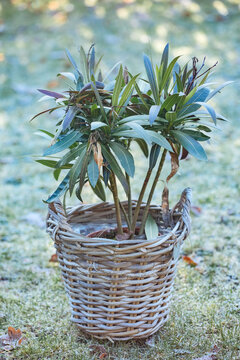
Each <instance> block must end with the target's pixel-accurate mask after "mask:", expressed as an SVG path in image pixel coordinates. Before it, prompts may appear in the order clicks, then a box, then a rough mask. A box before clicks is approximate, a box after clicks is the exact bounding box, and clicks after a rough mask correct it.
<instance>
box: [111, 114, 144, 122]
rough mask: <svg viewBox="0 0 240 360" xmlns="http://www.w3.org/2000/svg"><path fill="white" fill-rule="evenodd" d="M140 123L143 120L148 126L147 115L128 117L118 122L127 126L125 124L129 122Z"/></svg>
mask: <svg viewBox="0 0 240 360" xmlns="http://www.w3.org/2000/svg"><path fill="white" fill-rule="evenodd" d="M139 120H140V121H142V120H145V121H146V122H147V124H148V122H149V115H148V114H146V115H132V116H128V117H126V118H124V119H122V120H120V121H118V124H119V125H120V124H126V125H128V124H127V123H128V122H131V121H134V122H137V121H139Z"/></svg>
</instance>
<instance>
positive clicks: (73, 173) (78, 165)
mask: <svg viewBox="0 0 240 360" xmlns="http://www.w3.org/2000/svg"><path fill="white" fill-rule="evenodd" d="M86 150H87V146H86V145H85V148H84V149H83V151H82V152H81V153H80V154H79V156H78V158H77V159H76V161H75V164H74V165H73V167H72V168H71V170H70V172H69V177H70V179H69V191H70V195H72V192H73V189H74V186H75V184H76V182H77V179H78V178H79V175H80V172H81V170H82V165H83V160H84V158H85V155H86Z"/></svg>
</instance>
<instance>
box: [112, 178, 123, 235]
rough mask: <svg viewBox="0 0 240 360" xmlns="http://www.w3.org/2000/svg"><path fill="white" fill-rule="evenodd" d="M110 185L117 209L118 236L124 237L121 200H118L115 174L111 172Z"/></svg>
mask: <svg viewBox="0 0 240 360" xmlns="http://www.w3.org/2000/svg"><path fill="white" fill-rule="evenodd" d="M110 184H111V188H112V194H113V201H114V204H115V209H116V220H117V231H118V234H120V235H122V234H123V229H122V218H121V210H120V205H119V199H118V190H117V183H116V178H115V175H114V173H113V172H111V175H110Z"/></svg>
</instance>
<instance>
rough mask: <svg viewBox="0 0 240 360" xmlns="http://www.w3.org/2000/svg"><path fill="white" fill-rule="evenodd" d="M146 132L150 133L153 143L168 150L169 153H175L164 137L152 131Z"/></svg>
mask: <svg viewBox="0 0 240 360" xmlns="http://www.w3.org/2000/svg"><path fill="white" fill-rule="evenodd" d="M145 131H146V132H147V133H148V135H149V136H150V138H151V141H152V142H153V143H155V144H158V145H160V146H162V147H163V148H164V149H167V150H168V151H173V149H172V147H171V145H170V144H169V142H168V141H167V139H166V138H165V137H164V136H162V135H161V134H159V133H157V132H155V131H152V130H145Z"/></svg>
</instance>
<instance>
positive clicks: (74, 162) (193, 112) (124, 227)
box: [35, 45, 226, 340]
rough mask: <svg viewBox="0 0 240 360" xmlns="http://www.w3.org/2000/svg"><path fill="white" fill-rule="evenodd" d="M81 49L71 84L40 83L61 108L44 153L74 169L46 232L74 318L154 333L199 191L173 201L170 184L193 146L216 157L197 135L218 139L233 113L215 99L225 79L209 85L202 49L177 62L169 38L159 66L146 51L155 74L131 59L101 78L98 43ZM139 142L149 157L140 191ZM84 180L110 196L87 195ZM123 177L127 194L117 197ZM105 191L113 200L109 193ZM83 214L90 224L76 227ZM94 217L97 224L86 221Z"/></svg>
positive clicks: (97, 329) (122, 332)
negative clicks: (219, 126)
mask: <svg viewBox="0 0 240 360" xmlns="http://www.w3.org/2000/svg"><path fill="white" fill-rule="evenodd" d="M80 55H81V63H82V72H81V71H80V70H79V67H78V65H77V64H76V62H75V60H74V59H73V58H72V56H71V54H70V53H69V52H68V51H67V56H68V59H69V61H70V63H71V64H72V66H73V70H74V72H73V73H60V74H59V76H61V77H64V78H67V79H69V80H70V81H71V85H70V86H69V88H68V90H67V91H65V92H64V93H56V92H52V91H48V90H39V91H40V92H41V93H43V94H44V95H45V96H47V97H51V98H53V99H54V100H55V102H56V105H55V106H54V107H52V108H50V109H47V110H45V111H43V112H42V113H51V112H53V111H55V110H57V109H63V110H64V112H63V115H62V117H61V118H60V119H59V120H58V122H57V124H56V132H55V133H54V134H53V133H50V132H49V131H47V130H41V132H43V133H44V134H45V135H48V136H49V137H50V138H51V144H50V147H48V148H47V149H46V150H45V152H44V154H43V158H41V159H38V160H37V161H38V162H39V163H41V164H43V165H45V166H48V167H50V168H52V169H53V174H54V177H55V179H56V180H58V178H59V176H60V174H61V173H63V172H64V173H65V174H64V176H63V179H62V180H61V182H60V184H59V186H58V187H57V189H56V190H55V191H54V193H53V194H52V195H51V196H49V198H48V199H47V200H46V202H47V203H48V204H49V213H48V218H47V231H48V232H49V233H50V235H51V237H52V238H53V240H54V242H55V247H56V249H57V254H58V260H59V264H60V267H61V270H62V276H63V280H64V284H65V288H66V291H67V294H68V296H69V300H70V304H71V308H72V320H73V321H74V322H75V323H76V324H77V325H78V326H79V327H80V328H81V329H83V330H84V331H86V332H87V333H89V334H92V335H94V336H96V337H100V338H109V339H113V340H114V339H117V340H126V339H130V338H141V337H147V336H149V335H151V334H153V333H154V332H156V331H157V330H158V329H159V328H160V327H161V326H162V324H163V323H164V322H165V321H166V320H167V317H168V312H169V310H168V303H169V299H170V297H171V289H172V285H173V279H174V276H175V273H176V265H177V262H178V258H179V252H180V248H181V245H182V243H183V240H184V239H185V238H186V237H187V235H188V233H189V231H190V217H189V208H190V195H191V191H190V189H189V188H186V189H185V190H184V191H183V193H182V196H181V198H180V201H179V202H178V203H177V204H176V205H175V206H174V208H173V209H172V210H170V209H169V202H168V189H167V183H168V181H169V180H170V179H171V178H172V177H173V176H174V175H175V174H176V172H177V170H178V167H179V160H180V159H184V158H186V156H187V155H188V153H189V154H191V155H193V156H194V157H196V158H197V159H199V160H206V159H207V157H206V153H205V151H204V149H203V147H202V146H201V145H200V142H202V141H207V140H209V139H210V135H211V132H212V129H213V128H214V126H215V125H216V122H217V120H224V118H223V117H222V116H221V115H219V114H217V113H216V112H215V110H214V109H213V108H212V107H211V106H210V105H209V104H208V100H210V99H211V98H212V97H213V96H214V95H216V94H217V93H218V92H219V91H220V90H221V89H222V88H223V87H224V86H225V85H226V83H225V84H223V85H221V86H220V87H218V88H217V89H215V90H213V91H210V89H209V86H211V84H210V83H208V82H207V79H208V76H209V74H210V73H211V70H212V68H208V69H207V70H204V65H205V64H204V62H205V59H204V61H203V63H202V65H201V66H200V67H199V68H197V59H196V58H193V61H192V64H191V65H190V66H189V65H188V63H187V64H185V65H184V66H181V67H180V65H179V64H178V60H179V57H176V58H175V59H173V60H172V61H171V62H169V60H168V56H169V46H168V45H166V47H165V49H164V51H163V54H162V58H161V61H160V63H159V64H158V65H156V67H154V66H153V64H152V61H151V60H150V58H149V57H148V56H147V55H144V65H145V69H146V74H147V77H146V79H145V78H141V77H140V74H137V75H132V74H131V73H130V72H129V71H128V69H127V68H126V67H124V68H123V66H122V65H118V72H117V75H116V76H114V78H113V80H111V76H112V75H113V74H114V70H116V66H115V67H114V68H113V69H112V71H110V72H109V73H108V74H107V75H106V76H105V78H103V76H102V72H101V70H100V69H99V65H100V61H101V58H100V59H99V60H97V61H96V58H95V57H96V56H95V49H94V46H91V48H90V49H89V51H88V53H87V54H86V53H85V51H84V50H83V48H81V49H80ZM214 66H215V65H214ZM42 113H41V114H42ZM38 115H40V114H37V115H36V116H38ZM36 116H35V117H36ZM209 120H210V121H209ZM211 121H212V122H213V124H211ZM133 143H137V144H138V146H139V148H140V149H141V151H142V153H143V155H142V157H143V161H145V162H146V164H148V169H147V171H146V174H145V179H144V180H143V184H142V185H141V190H140V192H139V195H138V198H137V199H136V200H133V199H132V191H131V184H132V183H131V181H134V180H135V179H134V174H135V164H134V155H133V150H132V144H133ZM55 154H60V156H59V158H56V155H55ZM167 154H170V156H169V159H170V160H171V173H170V174H169V176H168V177H167V179H166V184H165V187H164V190H163V193H162V204H158V205H154V204H152V198H153V194H154V192H155V191H156V186H157V184H158V182H159V179H160V175H161V171H162V168H163V166H164V163H165V161H166V159H167ZM52 155H54V157H52ZM155 167H156V169H155V170H156V171H154V172H153V170H154V168H155ZM152 177H153V179H152V180H153V181H152V183H151V186H150V185H149V180H150V179H151V178H152ZM85 186H88V187H89V186H90V187H91V189H92V191H93V192H94V193H95V194H96V195H97V196H98V197H99V198H100V199H101V200H102V202H101V203H98V204H93V205H91V204H84V203H82V200H83V199H84V195H83V193H84V188H85ZM120 186H121V187H123V189H124V192H125V195H126V200H125V201H120V199H119V187H120ZM106 189H108V191H110V192H111V193H112V197H113V203H109V202H106V194H105V191H106ZM74 192H75V195H76V197H77V198H78V199H79V200H80V201H81V203H80V205H78V206H76V207H66V205H65V200H64V206H62V203H61V202H60V200H59V197H60V196H61V195H64V199H65V198H66V194H67V193H69V194H70V196H71V195H72V194H73V193H74ZM146 193H147V201H146V202H143V198H144V195H145V194H146ZM84 200H85V199H84ZM160 205H161V206H160ZM76 224H78V225H79V224H85V228H84V227H83V228H82V229H81V231H77V230H76ZM89 224H90V225H91V226H90V228H91V229H94V232H92V231H90V230H89V231H88V230H87V229H88V226H87V225H89ZM90 228H89V229H90ZM89 232H90V233H89Z"/></svg>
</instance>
